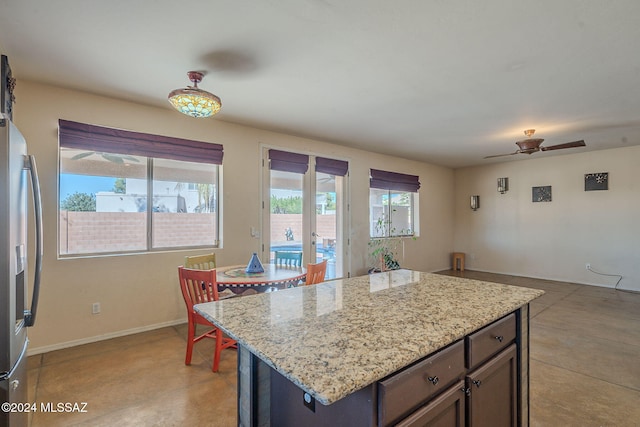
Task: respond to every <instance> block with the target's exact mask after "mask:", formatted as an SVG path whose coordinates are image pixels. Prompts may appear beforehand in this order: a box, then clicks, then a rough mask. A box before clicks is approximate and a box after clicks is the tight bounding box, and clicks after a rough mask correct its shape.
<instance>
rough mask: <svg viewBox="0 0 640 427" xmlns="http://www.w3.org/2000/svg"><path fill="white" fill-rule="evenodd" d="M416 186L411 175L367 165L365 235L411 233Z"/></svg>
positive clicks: (415, 179) (412, 230)
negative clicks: (368, 170)
mask: <svg viewBox="0 0 640 427" xmlns="http://www.w3.org/2000/svg"><path fill="white" fill-rule="evenodd" d="M419 188H420V182H419V181H418V177H417V176H415V175H405V174H400V173H396V172H386V171H381V170H376V169H371V170H370V181H369V235H370V236H371V237H374V238H375V237H398V236H413V235H415V234H416V232H417V220H416V217H417V215H416V214H415V212H416V210H417V207H416V206H417V198H418V189H419Z"/></svg>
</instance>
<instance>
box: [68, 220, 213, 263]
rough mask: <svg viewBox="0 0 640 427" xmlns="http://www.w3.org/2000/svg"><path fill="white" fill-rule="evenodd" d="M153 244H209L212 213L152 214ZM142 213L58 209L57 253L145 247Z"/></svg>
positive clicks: (144, 228)
mask: <svg viewBox="0 0 640 427" xmlns="http://www.w3.org/2000/svg"><path fill="white" fill-rule="evenodd" d="M154 215H155V217H154V245H155V246H156V247H180V246H198V245H211V244H212V241H211V236H212V233H213V231H214V230H215V224H214V219H215V214H188V213H158V214H154ZM146 248H147V243H146V214H145V213H144V212H68V211H61V212H60V254H61V255H65V254H82V253H96V252H120V251H129V250H145V249H146Z"/></svg>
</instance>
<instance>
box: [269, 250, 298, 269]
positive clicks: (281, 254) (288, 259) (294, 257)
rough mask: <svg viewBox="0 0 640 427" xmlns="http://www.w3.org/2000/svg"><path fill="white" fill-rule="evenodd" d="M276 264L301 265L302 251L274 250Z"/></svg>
mask: <svg viewBox="0 0 640 427" xmlns="http://www.w3.org/2000/svg"><path fill="white" fill-rule="evenodd" d="M275 252H276V265H280V266H286V267H302V252H299V251H275Z"/></svg>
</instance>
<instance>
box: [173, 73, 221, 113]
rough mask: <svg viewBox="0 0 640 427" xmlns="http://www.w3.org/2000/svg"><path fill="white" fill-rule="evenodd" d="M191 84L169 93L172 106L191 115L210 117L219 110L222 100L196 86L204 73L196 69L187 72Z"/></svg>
mask: <svg viewBox="0 0 640 427" xmlns="http://www.w3.org/2000/svg"><path fill="white" fill-rule="evenodd" d="M187 75H188V76H189V80H191V81H192V82H193V86H187V87H186V88H184V89H176V90H173V91H171V93H170V94H169V102H170V103H171V105H173V107H174V108H175V109H176V110H178V111H180V112H181V113H182V114H186V115H188V116H191V117H211V116H213V115H215V114H216V113H218V111H220V108H222V102H221V101H220V98H218V97H217V96H215V95H214V94H212V93H209V92H207V91H205V90H202V89H200V88H198V83H200V82H201V81H202V78H203V77H204V74H203V73H201V72H198V71H189V72H188V73H187Z"/></svg>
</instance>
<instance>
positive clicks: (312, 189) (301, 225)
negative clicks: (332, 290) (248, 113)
mask: <svg viewBox="0 0 640 427" xmlns="http://www.w3.org/2000/svg"><path fill="white" fill-rule="evenodd" d="M336 165H337V166H338V167H336ZM347 169H348V164H347V162H344V161H338V160H333V159H325V158H321V157H316V156H309V155H304V154H299V153H290V152H284V151H279V150H265V183H266V185H265V190H264V194H266V195H268V198H267V197H265V201H264V202H265V203H264V210H263V212H264V215H263V229H264V230H266V231H265V233H264V248H263V259H269V261H271V262H274V261H275V258H276V252H286V253H294V254H299V253H301V254H302V263H303V265H306V264H309V263H317V262H321V261H323V260H327V273H326V276H325V277H326V279H333V278H339V277H346V276H347V275H348V271H347V270H348V269H347V268H346V267H345V264H344V259H345V254H346V249H347V246H346V245H345V242H344V236H345V235H346V234H345V232H346V230H345V223H346V222H345V220H344V218H345V214H346V208H345V207H346V203H345V200H346V195H345V189H346V176H347Z"/></svg>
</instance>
